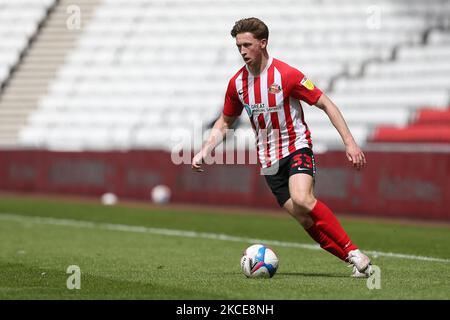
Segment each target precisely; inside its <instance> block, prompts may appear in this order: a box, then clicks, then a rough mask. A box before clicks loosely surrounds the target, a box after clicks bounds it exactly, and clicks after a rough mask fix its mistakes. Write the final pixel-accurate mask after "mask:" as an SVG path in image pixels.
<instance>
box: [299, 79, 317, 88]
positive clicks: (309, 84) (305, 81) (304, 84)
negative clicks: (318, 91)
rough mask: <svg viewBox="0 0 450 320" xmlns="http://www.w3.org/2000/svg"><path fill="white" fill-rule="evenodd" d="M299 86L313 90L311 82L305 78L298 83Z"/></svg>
mask: <svg viewBox="0 0 450 320" xmlns="http://www.w3.org/2000/svg"><path fill="white" fill-rule="evenodd" d="M300 84H301V85H302V86H304V87H305V88H306V89H308V90H313V89H314V83H312V82H311V80H309V79H308V78H307V77H303V79H302V81H300Z"/></svg>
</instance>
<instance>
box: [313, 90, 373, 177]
mask: <svg viewBox="0 0 450 320" xmlns="http://www.w3.org/2000/svg"><path fill="white" fill-rule="evenodd" d="M315 106H316V107H318V108H319V109H322V110H323V111H325V113H326V114H327V115H328V117H329V118H330V121H331V123H332V124H333V126H334V127H335V128H336V130H337V131H338V132H339V134H340V136H341V138H342V141H343V142H344V145H345V152H346V154H347V159H348V161H350V162H351V163H352V164H353V166H354V167H355V168H356V169H358V170H359V169H361V168H362V167H363V166H364V164H365V163H366V158H365V156H364V153H363V152H362V150H361V148H360V147H359V146H358V144H357V143H356V141H355V139H354V138H353V136H352V134H351V132H350V129H349V128H348V126H347V123H346V122H345V120H344V117H343V116H342V113H341V112H340V111H339V108H338V107H337V106H336V105H335V104H334V103H333V101H331V99H330V98H328V97H327V96H326V95H325V94H324V93H322V95H321V96H320V98H319V100H318V101H317V102H316V103H315Z"/></svg>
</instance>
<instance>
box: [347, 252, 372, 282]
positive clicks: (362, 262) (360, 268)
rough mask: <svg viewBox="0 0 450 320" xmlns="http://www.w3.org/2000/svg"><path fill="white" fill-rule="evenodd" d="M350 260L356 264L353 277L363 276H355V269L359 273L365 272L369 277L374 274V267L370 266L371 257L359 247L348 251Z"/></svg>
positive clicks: (352, 263)
mask: <svg viewBox="0 0 450 320" xmlns="http://www.w3.org/2000/svg"><path fill="white" fill-rule="evenodd" d="M347 260H348V262H349V263H350V264H351V265H353V266H354V268H353V274H352V277H357V278H361V277H362V276H355V274H356V273H355V271H357V272H358V274H361V275H362V274H364V275H365V277H369V276H370V275H371V274H372V267H371V266H370V259H369V257H368V256H366V255H365V254H363V253H362V252H361V251H359V250H358V249H356V250H352V251H350V252H349V253H348V257H347Z"/></svg>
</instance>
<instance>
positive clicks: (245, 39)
mask: <svg viewBox="0 0 450 320" xmlns="http://www.w3.org/2000/svg"><path fill="white" fill-rule="evenodd" d="M236 46H237V48H238V50H239V53H240V54H241V56H242V59H244V62H245V63H246V64H247V65H248V66H252V65H253V66H255V65H257V64H258V63H259V62H260V61H261V57H262V54H263V52H264V49H265V48H266V46H267V40H266V39H262V40H258V39H256V38H255V37H254V36H253V34H252V33H250V32H245V33H239V34H237V35H236Z"/></svg>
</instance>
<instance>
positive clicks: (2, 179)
mask: <svg viewBox="0 0 450 320" xmlns="http://www.w3.org/2000/svg"><path fill="white" fill-rule="evenodd" d="M366 158H367V159H368V163H367V167H366V168H364V169H363V170H362V171H356V170H354V169H353V168H352V167H350V166H349V165H348V163H347V160H346V158H345V156H344V155H343V153H342V152H327V153H324V154H319V155H317V156H316V163H317V167H318V170H317V176H316V185H315V189H316V195H317V197H318V198H320V199H322V200H323V201H325V202H326V203H327V204H328V205H329V206H330V207H331V208H332V209H333V210H335V211H336V212H342V213H354V214H364V215H373V216H391V217H411V218H420V219H430V220H443V221H450V209H449V208H448V207H447V206H446V203H445V200H446V199H450V179H449V174H450V155H449V154H447V153H420V152H418V153H410V152H398V153H395V152H394V153H393V152H389V153H386V152H367V153H366ZM159 184H164V185H167V186H169V187H170V189H171V191H172V201H173V202H176V203H197V204H209V205H211V204H213V205H238V206H253V207H270V208H276V207H277V204H276V201H275V198H274V197H273V196H272V194H271V192H270V190H269V188H268V187H267V186H266V183H265V181H264V177H263V176H261V175H260V171H259V168H258V166H257V165H248V164H239V165H219V164H215V165H210V166H207V167H205V172H203V173H195V172H192V170H191V168H190V164H180V165H175V164H173V162H172V160H171V155H170V153H168V152H164V151H127V152H119V151H117V152H52V151H34V150H6V151H1V152H0V190H7V191H23V192H39V193H46V192H48V193H61V194H78V195H92V196H97V195H100V194H102V193H104V192H114V193H116V194H117V195H118V196H119V197H123V198H134V199H142V200H147V201H148V200H149V199H150V192H151V189H152V188H153V187H154V186H156V185H159Z"/></svg>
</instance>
